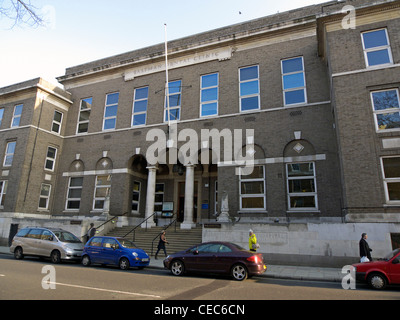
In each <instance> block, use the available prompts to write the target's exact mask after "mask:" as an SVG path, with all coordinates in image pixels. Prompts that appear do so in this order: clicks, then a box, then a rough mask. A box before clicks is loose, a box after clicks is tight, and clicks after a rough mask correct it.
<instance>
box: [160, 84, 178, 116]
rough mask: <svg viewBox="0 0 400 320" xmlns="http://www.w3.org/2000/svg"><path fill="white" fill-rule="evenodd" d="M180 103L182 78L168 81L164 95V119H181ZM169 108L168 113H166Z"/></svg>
mask: <svg viewBox="0 0 400 320" xmlns="http://www.w3.org/2000/svg"><path fill="white" fill-rule="evenodd" d="M181 105H182V80H177V81H170V82H169V83H168V92H167V95H166V97H165V118H164V121H165V122H168V121H178V120H180V119H181ZM168 109H169V114H168Z"/></svg>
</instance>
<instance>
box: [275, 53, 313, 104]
mask: <svg viewBox="0 0 400 320" xmlns="http://www.w3.org/2000/svg"><path fill="white" fill-rule="evenodd" d="M281 67H282V69H281V70H282V87H283V100H284V105H285V106H289V105H295V104H304V103H307V91H306V76H305V72H304V59H303V57H296V58H291V59H285V60H282V61H281Z"/></svg>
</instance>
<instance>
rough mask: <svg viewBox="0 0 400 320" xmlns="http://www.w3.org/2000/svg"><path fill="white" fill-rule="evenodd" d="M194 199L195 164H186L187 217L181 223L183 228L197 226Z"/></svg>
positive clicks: (185, 212)
mask: <svg viewBox="0 0 400 320" xmlns="http://www.w3.org/2000/svg"><path fill="white" fill-rule="evenodd" d="M193 199H194V165H187V166H186V181H185V211H184V214H185V218H184V220H183V222H182V224H181V229H192V228H194V227H196V224H195V223H193Z"/></svg>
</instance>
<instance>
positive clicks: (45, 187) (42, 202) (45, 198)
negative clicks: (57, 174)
mask: <svg viewBox="0 0 400 320" xmlns="http://www.w3.org/2000/svg"><path fill="white" fill-rule="evenodd" d="M50 191H51V185H49V184H45V183H42V186H41V188H40V197H39V209H46V210H47V209H48V208H49V199H50Z"/></svg>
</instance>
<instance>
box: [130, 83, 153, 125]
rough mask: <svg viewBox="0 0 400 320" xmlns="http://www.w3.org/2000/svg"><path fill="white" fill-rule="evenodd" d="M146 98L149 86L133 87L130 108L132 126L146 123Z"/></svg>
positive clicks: (147, 97) (147, 98)
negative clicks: (133, 93)
mask: <svg viewBox="0 0 400 320" xmlns="http://www.w3.org/2000/svg"><path fill="white" fill-rule="evenodd" d="M148 100H149V87H143V88H137V89H135V95H134V98H133V110H132V126H143V125H145V124H146V117H147V104H148Z"/></svg>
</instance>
